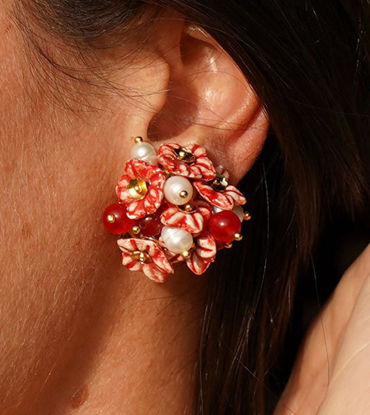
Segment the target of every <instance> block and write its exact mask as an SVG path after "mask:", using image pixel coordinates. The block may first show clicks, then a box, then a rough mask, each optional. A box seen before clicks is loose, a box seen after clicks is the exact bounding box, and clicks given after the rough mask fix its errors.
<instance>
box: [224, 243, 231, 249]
mask: <svg viewBox="0 0 370 415" xmlns="http://www.w3.org/2000/svg"><path fill="white" fill-rule="evenodd" d="M232 247H233V244H232V243H231V242H229V243H228V244H225V248H227V249H230V248H232Z"/></svg>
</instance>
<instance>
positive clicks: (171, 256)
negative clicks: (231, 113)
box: [103, 137, 251, 282]
mask: <svg viewBox="0 0 370 415" xmlns="http://www.w3.org/2000/svg"><path fill="white" fill-rule="evenodd" d="M228 178H229V176H228V173H227V172H226V171H225V170H224V169H223V168H222V167H218V168H215V167H214V166H213V163H212V162H211V160H210V159H209V158H208V157H207V153H206V150H205V149H204V148H203V147H201V146H199V145H197V144H191V145H188V146H186V147H182V146H180V145H178V144H163V145H161V146H160V147H159V150H158V153H156V151H155V149H154V147H153V146H152V145H151V144H150V143H148V142H144V141H143V139H142V138H141V137H136V138H135V145H134V146H133V148H132V150H131V159H130V160H129V161H128V162H127V163H126V166H125V174H124V175H123V176H122V177H121V178H120V179H119V181H118V184H117V186H116V194H117V196H118V199H119V201H118V203H113V204H112V205H110V206H108V207H107V208H106V209H105V211H104V213H103V223H104V225H105V227H106V229H107V230H108V231H109V232H111V233H113V234H116V235H120V239H119V240H118V241H117V243H118V246H119V248H120V249H121V251H122V263H123V265H125V266H126V267H127V268H128V269H129V270H131V271H142V272H144V274H145V275H146V276H147V277H149V278H150V279H152V280H154V281H156V282H164V281H165V280H166V279H167V277H168V276H169V274H171V273H173V272H174V271H173V267H172V265H173V264H175V263H178V262H186V264H187V266H188V267H189V268H190V270H191V271H192V272H194V273H195V274H197V275H200V274H203V273H204V272H205V271H206V269H207V268H208V267H209V265H210V264H211V263H212V262H213V261H214V259H215V256H216V253H217V251H218V250H219V249H222V248H224V247H230V246H231V243H232V242H233V241H234V240H236V241H239V240H241V239H242V236H241V233H240V232H241V222H242V221H243V220H249V219H250V218H251V217H250V215H249V213H248V212H245V211H244V210H243V209H242V208H241V206H242V205H244V204H245V203H246V199H245V197H244V196H243V195H242V193H241V192H240V191H239V190H238V189H237V188H236V187H234V186H232V185H230V184H229V182H228Z"/></svg>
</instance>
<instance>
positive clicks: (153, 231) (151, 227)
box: [139, 215, 163, 236]
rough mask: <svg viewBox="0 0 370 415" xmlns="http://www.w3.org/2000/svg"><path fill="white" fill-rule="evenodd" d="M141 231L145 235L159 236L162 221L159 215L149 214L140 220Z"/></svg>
mask: <svg viewBox="0 0 370 415" xmlns="http://www.w3.org/2000/svg"><path fill="white" fill-rule="evenodd" d="M139 226H140V228H141V233H142V234H143V235H144V236H157V235H159V234H160V233H161V230H162V227H163V225H162V223H161V220H160V219H159V217H158V216H157V215H155V216H147V217H146V218H144V219H142V220H141V221H140V222H139Z"/></svg>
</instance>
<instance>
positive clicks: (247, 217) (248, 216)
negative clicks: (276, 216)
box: [243, 212, 252, 220]
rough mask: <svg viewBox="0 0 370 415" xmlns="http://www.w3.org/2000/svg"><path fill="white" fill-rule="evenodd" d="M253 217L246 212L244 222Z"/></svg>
mask: <svg viewBox="0 0 370 415" xmlns="http://www.w3.org/2000/svg"><path fill="white" fill-rule="evenodd" d="M251 219H252V216H251V215H250V213H249V212H244V213H243V220H251Z"/></svg>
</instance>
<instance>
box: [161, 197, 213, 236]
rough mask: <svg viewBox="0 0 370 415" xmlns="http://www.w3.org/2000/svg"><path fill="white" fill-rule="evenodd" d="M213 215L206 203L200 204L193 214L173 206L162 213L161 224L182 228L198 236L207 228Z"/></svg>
mask: <svg viewBox="0 0 370 415" xmlns="http://www.w3.org/2000/svg"><path fill="white" fill-rule="evenodd" d="M211 214H212V209H211V207H210V206H209V205H208V204H206V203H203V204H199V206H197V207H195V209H194V210H193V211H191V212H186V211H184V210H182V209H180V208H178V207H177V206H173V207H170V208H169V209H167V210H165V211H164V212H163V213H162V215H161V222H162V223H163V225H165V226H172V227H175V228H181V229H184V230H185V231H187V232H190V233H194V234H198V233H200V232H202V231H203V229H204V228H205V225H206V223H207V222H208V220H209V218H210V217H211Z"/></svg>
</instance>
